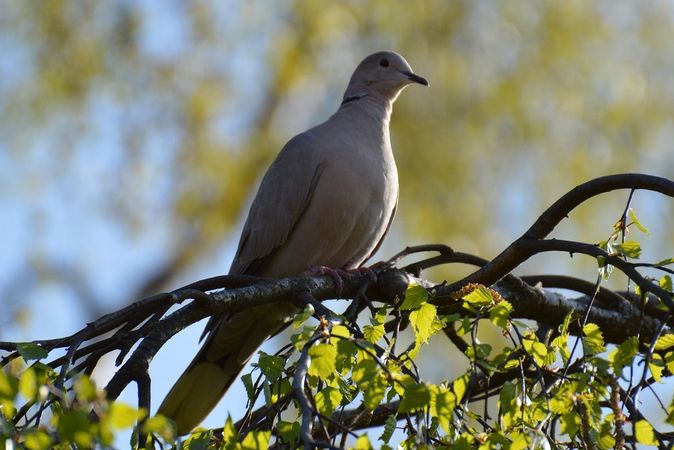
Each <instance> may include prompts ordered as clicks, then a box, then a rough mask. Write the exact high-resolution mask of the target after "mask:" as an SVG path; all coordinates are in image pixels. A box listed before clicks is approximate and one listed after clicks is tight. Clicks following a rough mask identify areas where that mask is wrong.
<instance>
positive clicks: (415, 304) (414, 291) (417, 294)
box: [400, 284, 428, 311]
mask: <svg viewBox="0 0 674 450" xmlns="http://www.w3.org/2000/svg"><path fill="white" fill-rule="evenodd" d="M427 301H428V291H426V289H425V288H424V287H423V286H419V285H418V284H410V285H409V286H408V287H407V290H406V291H405V300H403V304H402V305H401V306H400V309H402V310H403V311H404V310H411V309H417V308H419V307H420V306H421V305H423V304H425V303H426V302H427Z"/></svg>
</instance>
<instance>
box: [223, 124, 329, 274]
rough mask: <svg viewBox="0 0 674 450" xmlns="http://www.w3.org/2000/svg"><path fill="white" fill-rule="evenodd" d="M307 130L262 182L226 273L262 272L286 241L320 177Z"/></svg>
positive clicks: (313, 142) (317, 156) (317, 157)
mask: <svg viewBox="0 0 674 450" xmlns="http://www.w3.org/2000/svg"><path fill="white" fill-rule="evenodd" d="M316 142H317V139H316V137H315V136H313V134H312V132H311V131H308V132H305V133H302V134H299V135H297V136H295V137H294V138H292V139H291V140H290V141H289V142H288V143H287V144H286V145H285V147H283V149H282V150H281V152H280V153H279V154H278V156H277V158H276V160H275V161H274V162H273V163H272V165H271V166H270V168H269V170H268V171H267V173H266V174H265V176H264V178H263V179H262V183H261V184H260V188H259V190H258V192H257V195H256V196H255V199H254V200H253V204H252V205H251V207H250V212H249V213H248V219H247V220H246V223H245V225H244V227H243V232H242V233H241V239H240V240H239V248H238V249H237V252H236V256H235V257H234V262H233V263H232V267H231V269H230V274H249V275H263V276H278V275H277V274H274V273H268V272H265V264H266V263H268V261H269V259H270V257H271V256H273V254H274V251H275V250H276V249H277V248H278V247H279V246H281V245H283V243H285V242H286V241H287V239H288V236H289V235H290V234H291V232H292V230H293V228H294V226H295V224H296V223H297V222H298V221H299V219H300V217H301V216H302V214H303V212H304V211H305V209H306V207H307V205H308V204H309V201H310V200H311V197H312V195H313V193H314V191H315V188H316V184H317V183H318V181H319V179H320V176H321V169H322V167H321V152H320V151H318V149H317V148H316Z"/></svg>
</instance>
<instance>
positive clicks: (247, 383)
mask: <svg viewBox="0 0 674 450" xmlns="http://www.w3.org/2000/svg"><path fill="white" fill-rule="evenodd" d="M241 381H242V382H243V386H244V387H245V388H246V394H247V395H248V398H249V399H252V398H253V397H254V396H255V387H254V386H253V375H252V374H250V373H247V374H245V375H242V376H241Z"/></svg>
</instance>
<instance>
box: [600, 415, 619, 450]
mask: <svg viewBox="0 0 674 450" xmlns="http://www.w3.org/2000/svg"><path fill="white" fill-rule="evenodd" d="M597 443H598V444H599V447H600V448H601V449H602V450H609V449H612V448H614V447H615V443H616V440H615V438H614V437H613V421H612V420H611V421H609V420H605V421H604V422H603V423H602V424H601V428H600V429H599V438H598V439H597Z"/></svg>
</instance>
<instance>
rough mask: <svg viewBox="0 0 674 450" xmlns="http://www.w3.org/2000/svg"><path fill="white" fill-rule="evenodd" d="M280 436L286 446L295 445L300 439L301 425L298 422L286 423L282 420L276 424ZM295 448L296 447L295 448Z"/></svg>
mask: <svg viewBox="0 0 674 450" xmlns="http://www.w3.org/2000/svg"><path fill="white" fill-rule="evenodd" d="M276 429H277V430H278V434H279V436H281V439H282V440H283V442H285V443H286V444H290V445H292V444H294V443H295V442H297V440H298V438H299V437H300V424H299V423H297V422H285V421H283V420H280V421H279V422H278V423H277V424H276ZM293 447H294V446H293Z"/></svg>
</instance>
